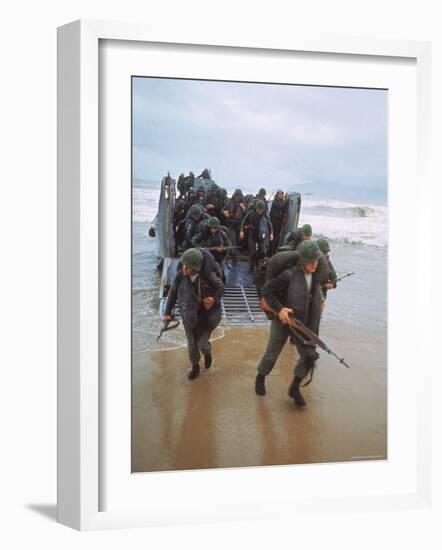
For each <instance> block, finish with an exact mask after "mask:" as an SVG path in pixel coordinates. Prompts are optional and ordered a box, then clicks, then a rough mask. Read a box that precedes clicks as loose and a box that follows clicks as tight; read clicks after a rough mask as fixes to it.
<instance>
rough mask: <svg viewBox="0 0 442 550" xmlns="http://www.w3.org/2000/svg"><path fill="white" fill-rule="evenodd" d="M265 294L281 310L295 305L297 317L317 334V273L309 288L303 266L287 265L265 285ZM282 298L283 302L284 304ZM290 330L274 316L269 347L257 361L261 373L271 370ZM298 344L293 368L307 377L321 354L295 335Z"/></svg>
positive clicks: (276, 308) (319, 310)
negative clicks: (297, 358)
mask: <svg viewBox="0 0 442 550" xmlns="http://www.w3.org/2000/svg"><path fill="white" fill-rule="evenodd" d="M262 295H263V297H264V298H265V299H266V301H267V303H268V304H269V306H270V307H271V308H272V309H274V310H275V311H276V312H278V313H279V311H280V310H281V309H282V307H288V308H293V309H294V310H295V313H294V317H295V319H299V320H300V321H301V322H302V323H304V324H305V325H307V326H308V327H309V328H310V329H311V330H312V331H313V332H315V333H316V334H318V332H319V321H320V317H321V303H322V294H321V288H320V284H319V283H318V281H317V279H316V277H315V274H314V273H313V274H312V281H311V287H310V290H308V288H307V283H306V278H305V275H304V273H303V271H302V268H301V266H295V267H292V268H290V269H287V270H285V271H283V272H282V273H281V274H280V275H278V276H277V277H275V278H274V279H271V280H269V281H267V283H266V284H265V285H264V287H263V288H262ZM280 300H282V301H283V302H284V306H283V304H282V303H281V301H280ZM291 334H292V333H291V331H290V329H289V328H288V326H287V325H283V324H282V323H281V322H280V321H279V319H278V318H276V317H275V318H274V319H273V320H272V324H271V327H270V337H269V341H268V344H267V348H266V351H265V353H264V355H263V356H262V358H261V361H260V363H259V365H258V372H259V373H261V374H262V375H264V376H267V375H268V374H270V372H271V371H272V369H273V367H274V366H275V363H276V361H277V359H278V357H279V354H280V353H281V351H282V348H283V347H284V345H285V343H286V342H287V339H288V338H289V336H291ZM295 345H296V349H297V351H298V354H299V361H298V362H297V364H296V367H295V369H294V374H295V376H297V377H298V378H304V377H305V375H306V374H307V372H308V371H309V370H310V368H312V366H313V364H312V363H314V361H315V360H316V359H317V358H318V354H317V353H316V351H315V350H314V348H313V347H312V346H311V345H305V344H303V343H302V342H301V341H300V340H298V339H295Z"/></svg>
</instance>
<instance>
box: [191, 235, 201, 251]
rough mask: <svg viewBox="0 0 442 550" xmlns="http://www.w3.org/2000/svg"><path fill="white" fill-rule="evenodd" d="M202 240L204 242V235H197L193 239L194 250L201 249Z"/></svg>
mask: <svg viewBox="0 0 442 550" xmlns="http://www.w3.org/2000/svg"><path fill="white" fill-rule="evenodd" d="M202 240H203V234H202V233H197V234H196V235H195V236H194V237H192V240H191V243H192V246H193V247H194V248H200V247H201V246H202V244H201V243H202Z"/></svg>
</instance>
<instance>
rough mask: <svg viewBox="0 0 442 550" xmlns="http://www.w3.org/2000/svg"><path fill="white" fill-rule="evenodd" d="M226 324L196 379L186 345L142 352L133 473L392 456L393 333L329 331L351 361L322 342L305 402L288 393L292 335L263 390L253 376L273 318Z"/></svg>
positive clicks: (136, 362)
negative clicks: (386, 337)
mask: <svg viewBox="0 0 442 550" xmlns="http://www.w3.org/2000/svg"><path fill="white" fill-rule="evenodd" d="M327 328H329V327H327ZM223 330H224V336H223V337H220V338H218V339H216V340H212V342H213V357H214V365H213V367H212V368H211V369H210V370H208V371H206V370H205V369H204V367H202V369H201V371H202V372H201V375H200V377H199V378H197V379H196V380H194V381H192V382H190V381H189V380H187V377H186V375H187V371H188V369H189V367H190V365H189V361H188V358H187V348H186V347H185V346H181V347H178V348H176V349H172V350H158V351H151V352H141V353H136V354H134V355H133V387H132V416H133V418H132V471H133V472H134V473H135V472H149V471H170V470H191V469H201V468H204V469H206V468H229V467H252V466H263V465H287V464H308V463H324V462H343V461H351V460H367V457H372V458H373V459H385V458H387V454H386V453H387V369H386V361H387V356H386V353H387V346H386V343H384V342H381V341H379V340H378V341H377V342H376V341H375V342H373V340H371V339H368V340H365V341H364V340H363V339H362V336H363V332H361V333H360V335H359V336H360V337H358V334H357V332H356V334H355V335H354V338H351V339H346V340H345V341H343V340H342V339H341V337H338V336H336V337H334V336H331V335H327V333H324V335H323V336H324V339H325V340H326V342H327V343H328V345H329V346H330V347H331V348H332V349H333V350H334V351H335V352H336V353H337V354H338V355H340V356H344V357H345V359H346V361H348V363H349V364H350V366H351V368H350V369H346V368H344V367H343V366H342V365H340V364H339V363H338V361H337V360H336V359H334V358H333V357H331V356H329V355H327V354H326V353H325V352H323V351H322V350H321V351H320V355H321V357H320V359H319V360H318V368H317V370H316V372H315V375H314V378H313V382H312V383H311V384H310V385H309V386H308V387H307V388H304V390H303V395H304V396H305V399H306V401H307V406H306V407H305V408H303V409H299V408H297V407H296V406H295V405H294V403H293V400H292V399H290V398H289V397H288V395H287V389H288V386H289V384H290V382H291V379H292V372H293V366H294V364H295V361H296V357H297V355H296V351H295V349H294V347H293V346H292V345H290V344H289V343H287V344H286V346H285V348H284V350H283V352H282V353H281V356H280V358H279V360H278V362H277V364H276V366H275V368H274V370H273V371H272V373H271V374H270V375H269V376H268V377H267V379H266V388H267V395H266V396H265V397H261V396H257V395H256V394H255V392H254V379H255V376H256V365H257V364H258V361H259V359H260V357H261V354H262V353H263V351H264V348H265V345H266V342H267V335H268V327H252V328H245V327H244V328H239V327H223ZM201 364H202V363H201Z"/></svg>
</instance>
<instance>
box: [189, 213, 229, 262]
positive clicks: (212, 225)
mask: <svg viewBox="0 0 442 550" xmlns="http://www.w3.org/2000/svg"><path fill="white" fill-rule="evenodd" d="M192 246H194V247H196V248H206V249H209V250H210V252H211V254H212V256H213V257H214V258H215V260H216V261H217V262H218V263H219V265H220V266H222V265H223V262H224V259H225V257H226V255H227V252H228V250H229V247H230V246H232V243H231V241H230V239H229V237H228V235H227V233H226V232H225V231H224V229H223V228H222V227H221V225H220V222H219V219H218V218H216V217H214V216H213V217H211V218H209V220H208V221H207V230H205V231H204V230H203V231H200V232H199V233H197V234H196V235H195V236H194V237H193V239H192Z"/></svg>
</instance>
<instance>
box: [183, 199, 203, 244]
mask: <svg viewBox="0 0 442 550" xmlns="http://www.w3.org/2000/svg"><path fill="white" fill-rule="evenodd" d="M204 218H208V215H207V214H206V213H205V212H203V211H202V209H201V208H200V207H199V206H198V205H197V204H193V205H192V206H191V207H190V210H189V214H188V216H187V218H186V221H185V222H184V248H191V246H192V239H193V237H194V236H195V235H196V233H197V227H198V224H199V223H200V222H201V221H202V220H203V219H204Z"/></svg>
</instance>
